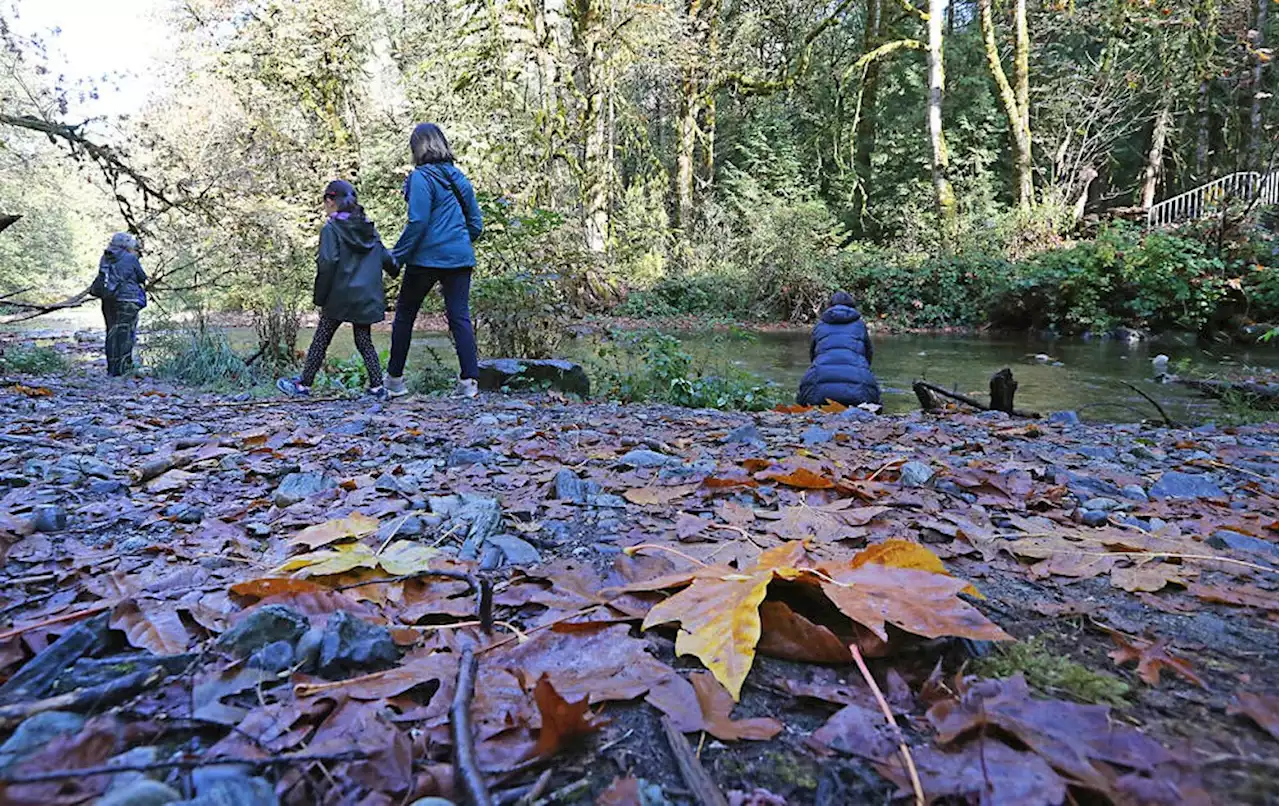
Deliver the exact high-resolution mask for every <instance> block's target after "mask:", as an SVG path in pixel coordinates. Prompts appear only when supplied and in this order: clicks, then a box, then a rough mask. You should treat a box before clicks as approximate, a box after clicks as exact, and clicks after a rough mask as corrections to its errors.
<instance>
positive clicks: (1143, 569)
mask: <svg viewBox="0 0 1280 806" xmlns="http://www.w3.org/2000/svg"><path fill="white" fill-rule="evenodd" d="M1196 575H1197V574H1196V571H1194V570H1192V569H1187V568H1186V567H1184V566H1181V565H1174V564H1172V563H1164V562H1149V563H1143V564H1141V565H1134V566H1130V567H1128V568H1112V569H1111V587H1113V588H1120V589H1121V590H1126V591H1129V592H1130V593H1137V592H1138V591H1147V592H1148V593H1153V592H1155V591H1158V590H1162V589H1163V588H1164V587H1165V586H1166V585H1181V586H1183V587H1186V586H1187V585H1188V584H1189V583H1190V579H1189V577H1194V576H1196Z"/></svg>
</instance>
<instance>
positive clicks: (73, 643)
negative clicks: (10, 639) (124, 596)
mask: <svg viewBox="0 0 1280 806" xmlns="http://www.w3.org/2000/svg"><path fill="white" fill-rule="evenodd" d="M110 620H111V614H110V613H100V614H98V615H96V616H94V617H92V618H89V619H86V620H84V621H82V622H80V623H79V624H77V625H75V626H74V627H72V628H71V629H69V630H67V631H66V632H64V633H63V634H62V635H61V636H59V637H58V640H56V641H54V642H53V643H52V644H50V645H49V646H47V647H45V648H44V651H42V652H41V653H40V654H38V655H36V656H35V657H34V658H32V659H31V660H29V661H27V662H26V663H24V664H23V665H22V667H21V668H20V669H18V671H16V672H14V674H13V677H10V678H9V679H8V680H6V681H5V683H4V685H3V686H0V705H7V704H9V703H14V702H24V701H26V700H37V699H40V698H41V697H43V696H45V695H46V694H48V693H49V692H50V690H52V688H53V684H54V682H55V681H56V680H57V679H58V676H59V675H61V674H62V673H63V672H65V671H66V670H67V667H69V666H71V664H73V663H75V662H76V661H77V660H79V659H80V658H82V657H84V656H85V655H92V654H96V653H98V652H101V651H102V650H103V649H104V648H105V647H106V646H107V634H108V632H109V631H110V627H109V622H110Z"/></svg>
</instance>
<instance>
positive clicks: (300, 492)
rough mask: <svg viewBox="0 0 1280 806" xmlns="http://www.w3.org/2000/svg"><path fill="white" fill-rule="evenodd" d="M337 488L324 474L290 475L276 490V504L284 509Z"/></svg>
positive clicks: (335, 483)
mask: <svg viewBox="0 0 1280 806" xmlns="http://www.w3.org/2000/svg"><path fill="white" fill-rule="evenodd" d="M337 486H338V483H337V482H336V481H334V480H333V479H332V478H330V477H329V476H327V475H325V474H324V473H290V474H289V475H287V476H285V477H284V479H283V480H282V481H281V482H280V486H279V487H277V488H276V494H275V498H274V502H275V505H276V506H278V507H280V508H281V509H283V508H284V507H289V506H293V505H294V504H296V503H298V502H299V501H303V500H305V499H307V498H310V497H311V496H313V495H316V494H318V493H322V492H324V491H325V490H331V489H333V488H334V487H337Z"/></svg>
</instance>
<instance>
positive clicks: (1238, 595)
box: [1187, 582, 1280, 611]
mask: <svg viewBox="0 0 1280 806" xmlns="http://www.w3.org/2000/svg"><path fill="white" fill-rule="evenodd" d="M1187 592H1188V593H1190V594H1192V595H1193V596H1195V597H1196V598H1197V599H1199V600H1201V601H1202V602H1213V603H1215V604H1226V605H1235V606H1237V607H1256V608H1258V609H1260V610H1271V611H1275V610H1277V609H1280V597H1278V596H1277V595H1276V592H1275V591H1266V590H1263V589H1261V588H1259V587H1257V586H1256V585H1246V584H1243V583H1241V584H1236V585H1232V586H1231V587H1230V588H1220V587H1217V586H1215V585H1204V584H1201V583H1198V582H1193V583H1191V584H1190V585H1188V586H1187Z"/></svg>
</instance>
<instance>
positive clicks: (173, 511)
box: [164, 504, 204, 523]
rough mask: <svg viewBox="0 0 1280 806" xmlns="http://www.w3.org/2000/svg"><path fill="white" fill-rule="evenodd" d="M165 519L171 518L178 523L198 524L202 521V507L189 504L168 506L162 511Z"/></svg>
mask: <svg viewBox="0 0 1280 806" xmlns="http://www.w3.org/2000/svg"><path fill="white" fill-rule="evenodd" d="M164 516H165V517H166V518H173V519H174V520H175V521H177V522H178V523H199V522H200V521H201V520H203V519H204V507H197V506H192V505H191V504H170V505H169V506H167V507H165V509H164Z"/></svg>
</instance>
